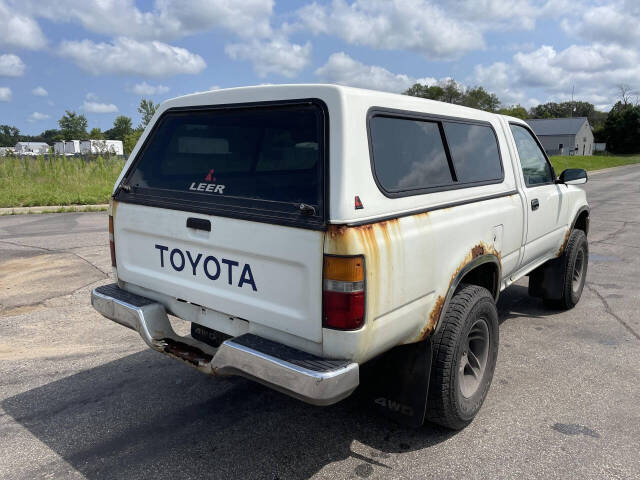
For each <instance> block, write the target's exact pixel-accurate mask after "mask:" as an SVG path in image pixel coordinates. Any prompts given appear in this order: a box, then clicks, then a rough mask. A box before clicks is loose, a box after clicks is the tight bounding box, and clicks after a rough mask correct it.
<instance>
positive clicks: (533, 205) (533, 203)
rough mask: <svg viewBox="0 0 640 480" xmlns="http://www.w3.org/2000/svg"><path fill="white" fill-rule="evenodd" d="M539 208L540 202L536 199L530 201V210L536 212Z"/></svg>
mask: <svg viewBox="0 0 640 480" xmlns="http://www.w3.org/2000/svg"><path fill="white" fill-rule="evenodd" d="M539 206H540V202H539V201H538V199H537V198H534V199H533V200H531V210H537V209H538V207H539Z"/></svg>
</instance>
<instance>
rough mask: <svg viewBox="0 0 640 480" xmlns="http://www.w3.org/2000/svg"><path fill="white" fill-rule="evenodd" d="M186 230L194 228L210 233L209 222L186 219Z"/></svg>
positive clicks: (191, 218) (193, 218) (201, 219)
mask: <svg viewBox="0 0 640 480" xmlns="http://www.w3.org/2000/svg"><path fill="white" fill-rule="evenodd" d="M187 228H195V229H196V230H204V231H205V232H210V231H211V222H210V221H209V220H207V219H206V218H195V217H189V218H187Z"/></svg>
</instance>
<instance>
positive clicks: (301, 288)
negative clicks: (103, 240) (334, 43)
mask: <svg viewBox="0 0 640 480" xmlns="http://www.w3.org/2000/svg"><path fill="white" fill-rule="evenodd" d="M327 122H328V112H327V109H326V106H325V105H324V104H323V103H322V102H321V101H319V100H313V99H306V100H290V101H274V102H261V103H259V104H237V105H221V106H215V105H213V106H206V107H188V108H187V107H184V108H182V107H180V108H170V109H167V110H165V111H164V112H163V113H162V114H161V115H160V116H159V117H158V119H157V120H156V122H155V124H154V126H153V128H152V129H151V131H150V133H149V134H148V135H147V137H146V138H142V139H141V140H140V141H141V142H142V147H141V148H140V150H139V151H138V153H137V154H136V157H135V159H133V160H132V162H131V163H130V165H129V166H128V167H127V172H126V174H125V175H124V176H123V177H122V180H121V181H120V184H119V185H118V188H117V189H116V191H115V193H114V199H115V201H116V203H117V205H118V206H117V209H116V212H114V226H115V231H114V236H115V245H116V257H117V269H118V277H119V278H120V279H122V280H124V281H126V282H131V283H133V284H136V285H139V286H141V287H145V288H148V289H152V290H155V291H158V292H161V293H164V294H166V295H170V296H172V297H176V298H179V299H183V300H187V301H189V302H192V303H196V304H198V305H202V306H205V307H208V308H211V309H214V310H217V311H219V312H222V313H224V314H226V315H229V316H233V317H240V318H243V319H245V320H248V321H250V322H255V323H259V324H262V325H265V326H267V327H270V328H274V329H278V330H281V331H284V332H287V333H291V334H293V335H296V336H299V337H303V338H305V339H308V340H311V341H314V342H321V340H322V318H321V317H322V312H321V310H322V306H321V302H322V300H321V297H322V241H323V230H324V225H325V219H326V215H325V199H324V192H325V190H324V182H325V173H326V171H325V152H326V151H327V137H326V135H325V132H326V131H327ZM190 218H192V219H193V220H191V223H190V226H188V225H187V221H188V220H189V219H190ZM207 222H209V223H210V228H208V227H209V225H207ZM203 224H204V225H203ZM197 227H200V228H197Z"/></svg>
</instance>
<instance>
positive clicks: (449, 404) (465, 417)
mask: <svg viewBox="0 0 640 480" xmlns="http://www.w3.org/2000/svg"><path fill="white" fill-rule="evenodd" d="M442 322H443V323H442V325H440V326H439V328H438V332H437V333H436V334H435V335H434V337H433V339H432V342H433V364H432V367H431V382H430V386H429V398H428V401H427V419H428V420H429V421H430V422H432V423H437V424H439V425H442V426H443V427H446V428H450V429H453V430H460V429H462V428H464V427H466V426H467V425H468V424H469V423H471V421H472V420H473V418H474V417H475V416H476V414H477V413H478V411H479V410H480V407H481V406H482V403H483V402H484V399H485V397H486V396H487V392H488V391H489V386H490V385H491V379H492V378H493V371H494V369H495V366H496V360H497V357H498V340H499V338H498V337H499V334H498V311H497V309H496V304H495V302H494V299H493V297H492V295H491V293H489V291H488V290H487V289H486V288H483V287H479V286H477V285H467V284H461V285H460V287H459V288H458V290H457V291H456V293H455V294H454V296H453V298H452V299H451V301H450V302H449V306H448V308H447V311H446V313H445V316H444V318H443V319H442Z"/></svg>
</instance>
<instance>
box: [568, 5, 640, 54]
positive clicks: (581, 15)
mask: <svg viewBox="0 0 640 480" xmlns="http://www.w3.org/2000/svg"><path fill="white" fill-rule="evenodd" d="M574 11H575V13H576V15H572V18H571V20H570V21H568V20H566V19H565V20H563V21H562V28H563V29H564V30H565V31H566V32H567V33H569V34H572V35H577V36H579V37H582V38H584V39H588V40H594V41H596V42H606V43H618V44H620V45H623V46H629V45H633V44H636V45H638V42H640V29H639V28H638V25H639V24H640V3H639V2H638V1H637V0H614V1H608V2H606V4H604V3H598V4H595V5H583V6H582V8H575V9H574Z"/></svg>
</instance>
